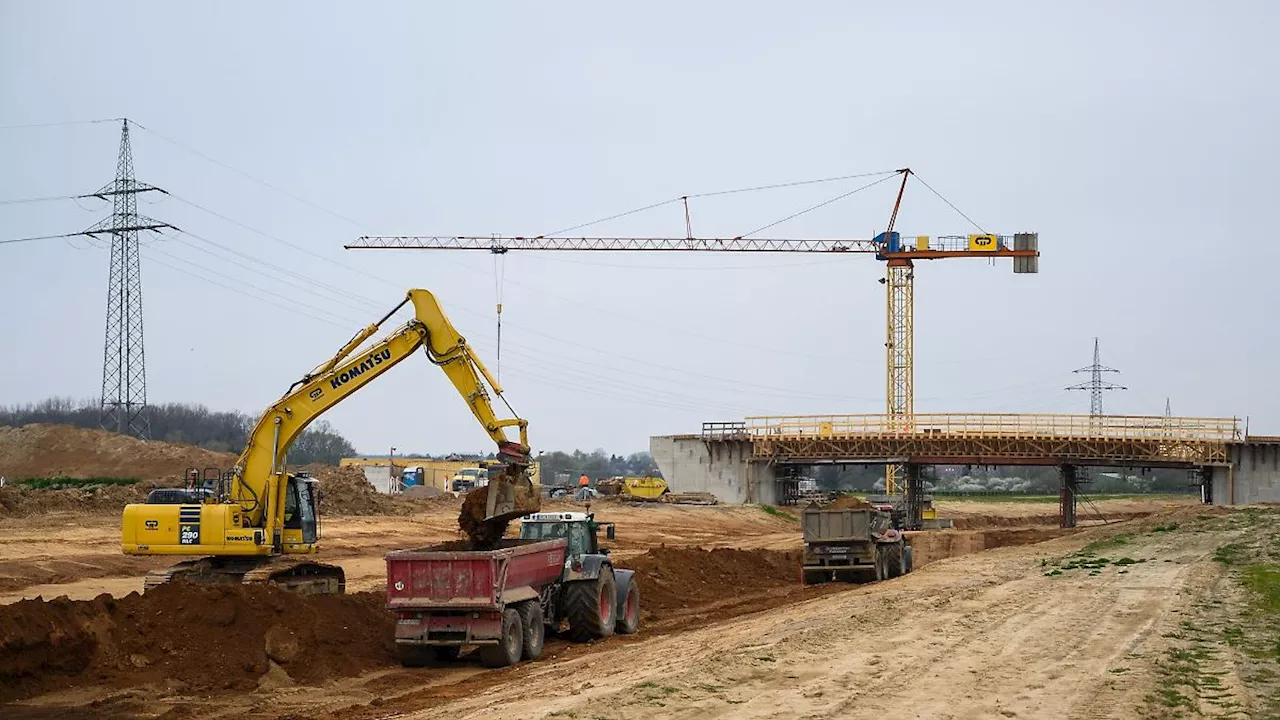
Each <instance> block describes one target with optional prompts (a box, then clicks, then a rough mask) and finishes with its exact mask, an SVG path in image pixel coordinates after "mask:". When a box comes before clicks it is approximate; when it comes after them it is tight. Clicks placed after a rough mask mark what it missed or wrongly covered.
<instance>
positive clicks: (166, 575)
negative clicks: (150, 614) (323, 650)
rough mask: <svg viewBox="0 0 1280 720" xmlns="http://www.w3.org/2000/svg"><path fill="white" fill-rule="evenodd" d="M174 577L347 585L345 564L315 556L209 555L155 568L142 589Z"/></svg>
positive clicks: (317, 587) (324, 588)
mask: <svg viewBox="0 0 1280 720" xmlns="http://www.w3.org/2000/svg"><path fill="white" fill-rule="evenodd" d="M174 580H182V581H184V582H191V583H196V584H200V585H263V584H268V583H269V584H272V585H276V586H278V587H282V588H284V589H285V590H289V591H292V592H296V593H299V594H302V595H341V594H343V593H344V592H346V587H347V577H346V573H345V572H344V571H343V569H342V568H341V567H338V566H337V565H329V564H327V563H320V562H315V561H314V560H305V559H301V558H298V559H294V558H283V559H282V558H262V559H252V560H245V559H241V558H220V557H206V558H200V559H199V560H187V561H185V562H180V563H178V564H176V565H171V566H169V567H167V568H163V569H160V570H152V571H151V572H149V573H147V576H146V578H145V579H144V580H143V582H142V591H143V592H146V591H148V590H150V589H152V588H154V587H157V586H159V585H163V584H165V583H169V582H173V581H174Z"/></svg>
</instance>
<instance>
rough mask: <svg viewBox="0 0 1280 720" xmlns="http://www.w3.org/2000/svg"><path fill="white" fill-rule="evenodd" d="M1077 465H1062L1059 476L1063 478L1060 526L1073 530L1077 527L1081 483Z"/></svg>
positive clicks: (1059, 516) (1059, 515) (1060, 499)
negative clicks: (1078, 497) (1077, 499)
mask: <svg viewBox="0 0 1280 720" xmlns="http://www.w3.org/2000/svg"><path fill="white" fill-rule="evenodd" d="M1077 470H1078V468H1077V467H1076V466H1075V465H1060V466H1059V467H1058V474H1059V476H1061V478H1062V489H1061V490H1060V491H1059V494H1058V526H1059V527H1064V528H1073V527H1075V526H1076V497H1077V496H1078V495H1079V494H1080V481H1079V476H1078V475H1077Z"/></svg>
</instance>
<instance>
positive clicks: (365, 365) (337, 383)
mask: <svg viewBox="0 0 1280 720" xmlns="http://www.w3.org/2000/svg"><path fill="white" fill-rule="evenodd" d="M390 359H391V349H390V348H383V349H382V350H375V351H374V352H372V353H370V354H369V357H367V358H365V359H364V360H362V361H361V362H360V364H359V365H353V366H351V367H349V368H347V369H346V370H343V371H342V372H340V373H338V376H337V377H335V378H333V379H331V380H330V381H329V387H331V388H333V389H334V390H337V389H338V388H340V387H342V386H343V385H345V384H346V383H347V381H348V380H350V379H352V378H354V377H358V376H360V375H363V374H364V373H365V372H366V371H368V370H371V369H373V368H374V367H376V366H378V365H381V364H382V363H384V362H386V361H387V360H390Z"/></svg>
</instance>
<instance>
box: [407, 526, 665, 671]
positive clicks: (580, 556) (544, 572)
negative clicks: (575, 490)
mask: <svg viewBox="0 0 1280 720" xmlns="http://www.w3.org/2000/svg"><path fill="white" fill-rule="evenodd" d="M600 525H603V523H595V522H594V520H593V518H592V517H591V516H589V515H585V514H583V513H538V514H535V515H532V516H530V517H528V518H525V520H524V522H523V523H522V525H521V537H520V539H507V540H503V541H502V542H501V543H499V546H498V548H497V549H495V550H468V549H465V548H464V547H461V546H462V545H463V543H445V544H444V545H439V546H435V547H428V548H419V549H414V550H397V551H394V552H391V553H388V554H387V556H386V562H387V607H388V609H390V610H391V611H392V612H393V613H394V615H395V617H396V636H395V640H396V652H397V655H398V656H399V659H400V662H401V664H403V665H406V666H421V665H425V664H427V662H429V661H430V660H431V659H433V658H434V659H438V660H453V659H456V658H457V657H458V656H459V654H461V650H462V648H463V646H467V645H477V646H479V647H480V659H481V660H482V661H483V662H484V663H485V664H486V665H489V666H491V667H503V666H506V665H511V664H514V663H516V662H519V661H520V660H521V659H522V658H523V659H525V660H534V659H536V658H537V657H538V656H539V655H541V654H542V643H543V639H544V637H545V632H546V627H547V626H550V627H551V628H552V631H553V632H554V631H556V630H557V629H558V628H559V627H560V625H561V624H562V622H564V621H567V623H568V627H569V634H570V636H571V637H572V638H573V639H574V640H578V641H587V640H593V639H597V638H601V637H606V636H608V635H612V634H613V633H614V632H615V631H616V632H620V633H633V632H635V631H636V630H637V628H638V626H639V623H640V597H639V588H638V586H637V585H636V584H635V583H634V582H632V579H633V573H632V572H631V571H630V570H624V569H622V568H614V567H613V563H612V561H611V560H610V559H609V555H608V550H602V549H599V548H598V546H597V545H596V536H595V530H596V528H597V527H599V526H600ZM609 536H610V537H612V536H613V529H612V527H609Z"/></svg>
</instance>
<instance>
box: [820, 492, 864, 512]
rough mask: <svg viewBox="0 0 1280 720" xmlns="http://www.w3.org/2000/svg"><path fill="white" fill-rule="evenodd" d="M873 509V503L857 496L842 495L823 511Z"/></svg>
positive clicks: (824, 506) (824, 507)
mask: <svg viewBox="0 0 1280 720" xmlns="http://www.w3.org/2000/svg"><path fill="white" fill-rule="evenodd" d="M869 507H871V503H869V502H867V501H866V500H863V499H862V498H860V497H858V496H857V495H841V496H840V497H838V498H836V499H835V500H833V501H831V502H829V503H827V504H826V505H823V506H822V509H823V510H865V509H867V508H869Z"/></svg>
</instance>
